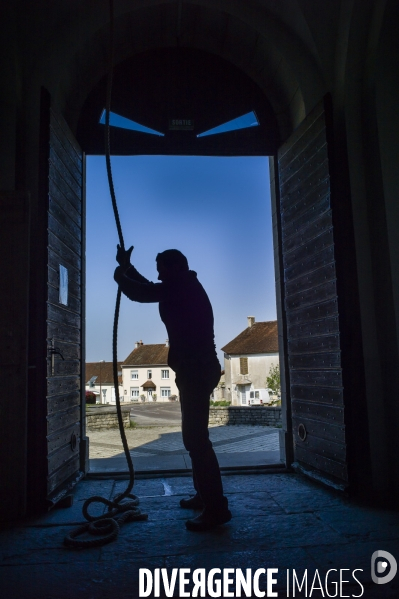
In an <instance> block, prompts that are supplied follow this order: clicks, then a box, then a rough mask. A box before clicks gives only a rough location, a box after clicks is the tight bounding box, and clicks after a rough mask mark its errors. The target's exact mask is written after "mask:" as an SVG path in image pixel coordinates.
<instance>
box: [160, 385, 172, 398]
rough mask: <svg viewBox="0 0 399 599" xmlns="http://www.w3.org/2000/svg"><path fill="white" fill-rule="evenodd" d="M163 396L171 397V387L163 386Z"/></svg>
mask: <svg viewBox="0 0 399 599" xmlns="http://www.w3.org/2000/svg"><path fill="white" fill-rule="evenodd" d="M161 397H170V387H161Z"/></svg>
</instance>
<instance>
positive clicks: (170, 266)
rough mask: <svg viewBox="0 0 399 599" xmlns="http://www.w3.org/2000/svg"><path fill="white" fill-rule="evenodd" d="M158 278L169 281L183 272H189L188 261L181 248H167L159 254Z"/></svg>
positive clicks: (157, 259)
mask: <svg viewBox="0 0 399 599" xmlns="http://www.w3.org/2000/svg"><path fill="white" fill-rule="evenodd" d="M156 261H157V269H158V273H159V276H158V279H159V280H160V281H167V280H168V279H172V278H173V277H175V276H178V275H179V274H180V273H182V272H188V262H187V258H186V257H185V255H184V254H182V253H181V252H179V250H165V251H164V252H161V253H160V254H158V255H157V258H156Z"/></svg>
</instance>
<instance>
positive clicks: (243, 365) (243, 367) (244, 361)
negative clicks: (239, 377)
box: [240, 358, 248, 374]
mask: <svg viewBox="0 0 399 599" xmlns="http://www.w3.org/2000/svg"><path fill="white" fill-rule="evenodd" d="M240 374H248V358H240Z"/></svg>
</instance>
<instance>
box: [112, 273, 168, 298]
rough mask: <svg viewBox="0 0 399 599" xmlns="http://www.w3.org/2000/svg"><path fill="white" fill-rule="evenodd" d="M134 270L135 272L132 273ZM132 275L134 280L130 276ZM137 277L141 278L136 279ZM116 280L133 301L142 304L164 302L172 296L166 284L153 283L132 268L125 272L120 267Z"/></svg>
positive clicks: (115, 275)
mask: <svg viewBox="0 0 399 599" xmlns="http://www.w3.org/2000/svg"><path fill="white" fill-rule="evenodd" d="M131 269H133V272H132V271H131ZM128 273H129V275H130V273H132V274H133V275H134V278H133V277H131V276H128ZM135 273H137V276H138V277H139V278H135V277H136V275H135ZM114 279H115V281H116V282H117V283H118V285H119V287H120V288H121V290H122V291H123V293H124V294H125V295H126V296H127V297H128V298H129V299H130V300H132V301H134V302H140V303H151V302H162V301H165V300H167V299H168V296H169V295H170V290H169V286H168V285H165V284H164V283H151V282H150V281H148V280H147V279H145V278H144V277H143V276H142V275H140V273H139V272H137V270H136V269H135V268H134V266H131V267H130V268H129V269H128V271H126V272H124V269H123V267H121V266H118V267H117V268H116V270H115V273H114Z"/></svg>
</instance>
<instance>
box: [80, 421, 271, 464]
mask: <svg viewBox="0 0 399 599" xmlns="http://www.w3.org/2000/svg"><path fill="white" fill-rule="evenodd" d="M88 435H89V438H90V444H89V447H90V458H112V457H121V456H122V455H123V449H122V443H121V440H120V436H119V431H118V430H117V429H112V430H106V431H96V432H89V433H88ZM209 435H210V438H211V441H212V443H213V446H214V448H215V451H216V453H243V452H258V451H278V449H279V437H278V429H275V428H272V427H267V426H239V425H238V426H211V427H210V428H209ZM126 437H127V442H128V445H129V449H130V453H131V455H132V456H133V457H144V456H147V457H149V456H161V455H164V456H166V455H169V456H172V455H184V454H187V451H186V450H185V448H184V446H183V441H182V436H181V429H180V427H177V426H154V427H147V426H145V427H142V428H141V427H138V428H135V429H126Z"/></svg>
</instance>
